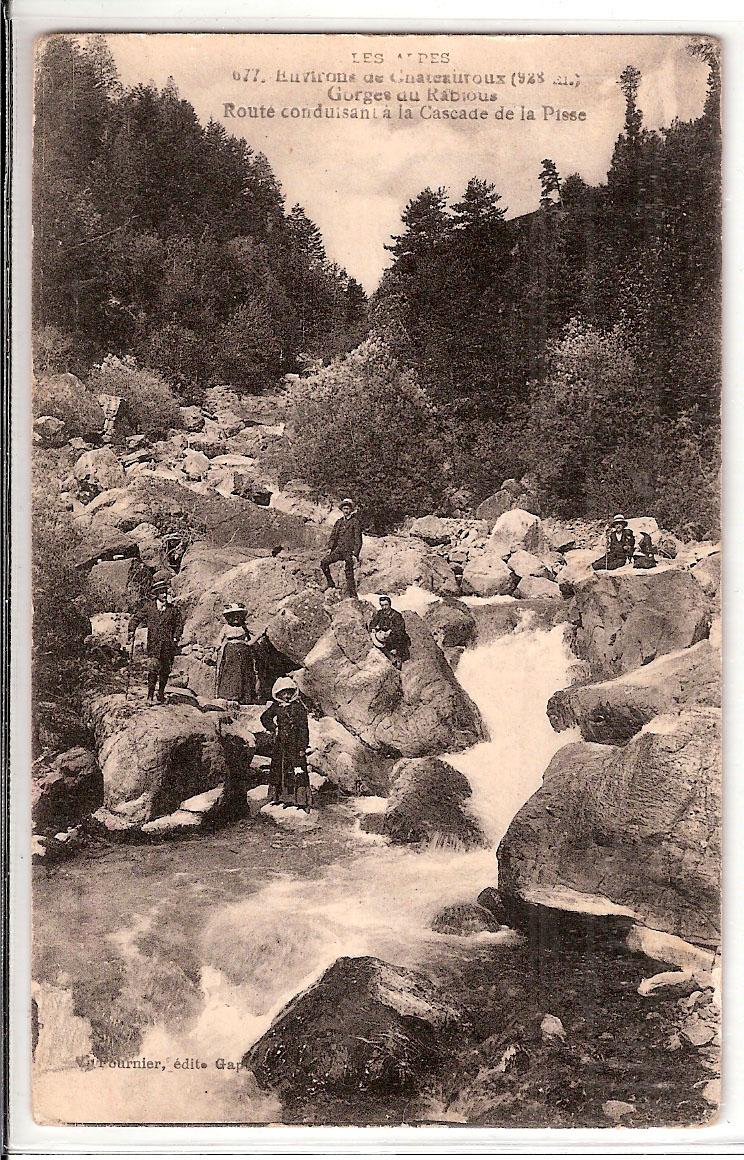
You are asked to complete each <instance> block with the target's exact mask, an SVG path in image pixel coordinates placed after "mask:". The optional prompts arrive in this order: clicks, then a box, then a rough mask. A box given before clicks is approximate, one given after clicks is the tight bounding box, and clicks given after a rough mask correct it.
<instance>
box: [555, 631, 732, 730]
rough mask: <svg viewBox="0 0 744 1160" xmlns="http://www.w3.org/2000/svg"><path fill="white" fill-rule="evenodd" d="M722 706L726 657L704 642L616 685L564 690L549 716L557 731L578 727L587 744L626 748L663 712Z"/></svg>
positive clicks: (612, 682) (624, 677) (619, 679)
mask: <svg viewBox="0 0 744 1160" xmlns="http://www.w3.org/2000/svg"><path fill="white" fill-rule="evenodd" d="M720 703H721V661H720V654H719V653H718V652H717V651H716V649H715V648H714V647H713V645H712V644H711V642H710V641H709V640H702V641H700V642H699V643H698V644H696V645H693V646H692V647H691V648H689V649H680V650H679V651H678V652H674V653H668V654H667V655H666V656H661V657H659V658H658V659H657V660H655V661H651V663H650V664H648V665H644V666H642V667H641V668H639V669H633V670H632V671H631V672H629V673H624V674H623V675H622V676H619V677H614V678H613V679H612V680H609V681H602V682H600V683H598V684H593V685H574V686H573V687H572V688H570V689H560V690H559V691H558V692H557V693H554V694H553V696H552V697H551V698H550V700H549V701H548V717H549V718H550V723H551V725H552V726H553V728H554V729H555V730H557V732H561V730H563V729H572V728H574V727H575V726H577V725H578V727H579V728H580V730H581V736H582V737H583V738H584V740H585V741H598V742H600V743H602V744H605V745H624V744H625V743H626V742H627V741H629V740H630V738H631V737H633V736H634V735H635V734H636V733H638V732H639V730H640V729H641V728H642V727H643V726H644V725H646V724H647V723H648V722H649V721H651V720H652V719H653V718H654V717H657V716H659V715H660V714H662V713H670V712H673V711H674V710H676V709H680V708H682V707H684V706H688V705H720Z"/></svg>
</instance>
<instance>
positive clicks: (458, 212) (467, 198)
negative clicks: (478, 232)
mask: <svg viewBox="0 0 744 1160" xmlns="http://www.w3.org/2000/svg"><path fill="white" fill-rule="evenodd" d="M500 201H501V194H500V193H497V192H496V186H495V185H494V184H493V183H492V182H490V181H484V180H483V179H482V178H480V177H471V178H470V181H469V182H468V184H467V186H466V188H465V192H464V194H463V195H462V201H458V202H455V204H454V205H453V206H452V226H453V229H455V230H468V229H487V228H488V227H490V226H493V225H496V223H498V222H502V221H503V220H504V214H505V212H506V211H505V209H504V208H503V207H502V206H500V205H499V204H498V203H499V202H500Z"/></svg>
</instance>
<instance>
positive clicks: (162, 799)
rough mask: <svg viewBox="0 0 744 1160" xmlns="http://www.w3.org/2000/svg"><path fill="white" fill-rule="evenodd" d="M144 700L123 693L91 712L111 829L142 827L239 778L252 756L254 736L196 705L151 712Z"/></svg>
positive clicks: (95, 702)
mask: <svg viewBox="0 0 744 1160" xmlns="http://www.w3.org/2000/svg"><path fill="white" fill-rule="evenodd" d="M135 697H136V698H137V699H136V700H135V699H134V698H135ZM143 700H144V693H143V690H142V689H136V690H134V691H133V694H132V696H131V697H130V700H129V701H128V702H127V701H125V699H124V696H123V695H122V694H119V693H117V694H113V695H103V696H99V697H95V698H93V699H92V700H91V702H90V703H89V705H88V707H87V722H88V723H89V725H90V727H91V728H92V730H93V732H94V734H95V739H96V749H97V752H98V762H99V765H100V768H101V771H102V773H103V783H104V810H103V813H102V814H101V815H100V816H101V818H102V820H103V821H104V824H106V825H107V826H108V828H112V829H113V828H120V829H132V828H137V827H140V826H142V825H143V824H144V823H146V822H149V821H152V820H153V819H154V818H157V817H162V816H164V815H166V814H170V813H172V812H173V811H174V810H175V809H177V808H178V807H179V806H180V803H181V802H183V801H184V800H186V799H187V798H189V797H192V796H194V795H195V794H198V793H203V792H204V791H205V790H211V789H214V788H215V787H216V786H219V785H222V784H224V783H225V782H229V781H230V780H231V779H232V778H234V777H236V776H238V775H239V773H240V767H241V766H243V765H246V766H247V765H249V764H250V760H251V757H252V755H253V752H254V748H255V746H254V744H253V743H252V742H253V739H252V737H251V736H250V734H244V735H243V736H242V737H241V735H240V733H239V731H237V730H236V729H235V728H230V727H229V726H225V725H223V724H222V722H221V721H220V716H219V715H218V714H213V713H202V712H201V710H200V709H198V708H194V707H192V706H191V705H168V704H166V705H159V706H157V707H155V708H153V707H147V706H146V705H144V704H143ZM226 735H229V738H230V744H228V743H227V742H226V740H225V737H226ZM236 764H237V767H238V768H236V767H235V765H236Z"/></svg>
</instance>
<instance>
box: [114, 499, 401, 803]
mask: <svg viewBox="0 0 744 1160" xmlns="http://www.w3.org/2000/svg"><path fill="white" fill-rule="evenodd" d="M339 506H340V509H341V513H342V514H341V518H340V519H339V520H338V521H337V523H336V524H334V526H333V529H332V532H331V537H330V541H329V545H328V553H327V554H326V555H325V556H324V557H323V559H322V560H321V562H320V568H321V571H322V573H323V576H324V578H325V580H326V585H327V587H328V588H335V583H334V580H333V576H332V574H331V571H330V566H331V564H335V563H341V562H342V563H343V564H344V566H345V575H346V587H347V592H348V595H349V596H350V597H352V598H355V597H356V595H357V588H356V578H355V574H354V560H356V561H357V562H358V561H359V557H360V554H361V549H362V531H361V524H360V521H359V513H358V511H357V509H356V507H355V505H354V503H353V502H352V500H350V499H345V500H343V501H342V503H341V504H340V505H339ZM169 563H170V560H169ZM171 575H172V573H171V572H170V571H168V570H166V569H161V570H160V571H158V572H156V573H155V575H154V577H153V581H152V587H151V592H150V595H149V598H148V599H147V600H146V601H145V603H144V604H142V605H141V606H140V607H139V608H138V609H137V610H136V611H135V612H134V613H133V615H132V616H131V618H130V621H129V629H128V636H129V640H130V642H132V646H133V642H134V635H135V633H136V631H137V629H138V628H139V627H140V626H141V625H144V626H145V627H146V630H147V632H146V638H147V639H146V646H145V647H146V653H147V703H148V705H153V704H154V703H155V698H156V695H157V701H158V703H160V704H162V703H163V702H164V701H165V690H166V686H167V683H168V679H169V677H170V675H171V672H172V670H173V665H174V662H175V658H176V656H177V655H178V649H179V641H180V638H181V634H182V632H183V627H184V624H183V617H182V615H181V612H180V609H179V608H178V605H177V604H176V603H175V602H174V600H173V596H172V593H171V589H170V580H171ZM222 615H223V618H224V621H225V623H224V625H223V627H222V629H221V631H220V635H219V638H218V641H217V657H216V661H217V666H216V675H215V697H216V698H217V699H219V700H224V701H225V702H227V705H228V707H230V708H235V707H237V706H240V705H254V704H266V703H267V702H268V704H267V707H266V708H265V709H264V711H263V713H262V714H261V723H262V725H263V726H264V728H265V729H266V730H267V731H268V732H269V733H271V734H272V735H273V738H274V744H273V753H272V759H271V767H270V774H269V778H270V781H269V784H270V801H272V802H276V803H279V804H282V805H297V806H299V807H300V808H301V809H305V810H309V808H310V805H311V789H310V781H309V775H308V768H307V749H308V743H309V733H308V714H307V708H306V706H305V704H304V702H303V700H302V697H301V695H300V691H299V688H298V686H297V684H296V683H295V681H294V680H292V678H291V677H289V676H281V677H279V679H278V680H276V681H273V678H272V676H271V672H270V663H269V658H268V657H267V651H269V650H271V645H270V644H269V642H268V641H267V639H266V634H265V632H262V633H257V634H255V635H254V634H252V632H251V630H250V628H249V626H248V610H247V609H246V608H245V607H244V606H243V605H242V604H237V603H236V604H231V605H228V606H227V607H226V608H225V609H224V610H223V613H222ZM368 629H369V633H370V638H371V642H372V644H373V645H374V646H375V648H377V649H379V650H380V652H381V653H382V654H383V655H384V656H385V657H386V658H387V660H388V661H389V662H390V663H391V664H392V665H394V666H395V668H397V669H398V670H400V669H401V668H402V666H403V664H404V662H405V661H407V660H408V659H409V658H410V644H411V642H410V638H409V636H408V633H407V631H406V623H405V619H404V617H403V616H402V614H401V613H400V612H398V611H397V610H396V609H394V608H393V606H392V600H391V598H390V596H388V595H387V594H382V595H381V596H380V597H379V608H378V609H377V610H376V611H375V612H374V614H373V615H372V617H371V619H370V622H369V625H368ZM274 671H275V670H274Z"/></svg>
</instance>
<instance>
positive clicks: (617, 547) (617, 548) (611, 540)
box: [607, 528, 635, 564]
mask: <svg viewBox="0 0 744 1160" xmlns="http://www.w3.org/2000/svg"><path fill="white" fill-rule="evenodd" d="M634 548H635V536H634V535H633V533H632V532H631V530H630V528H623V529H622V531H621V532H616V531H615V530H614V528H608V529H607V558H608V563H610V564H617V563H618V562H619V563H625V561H626V560H632V559H633V549H634Z"/></svg>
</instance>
